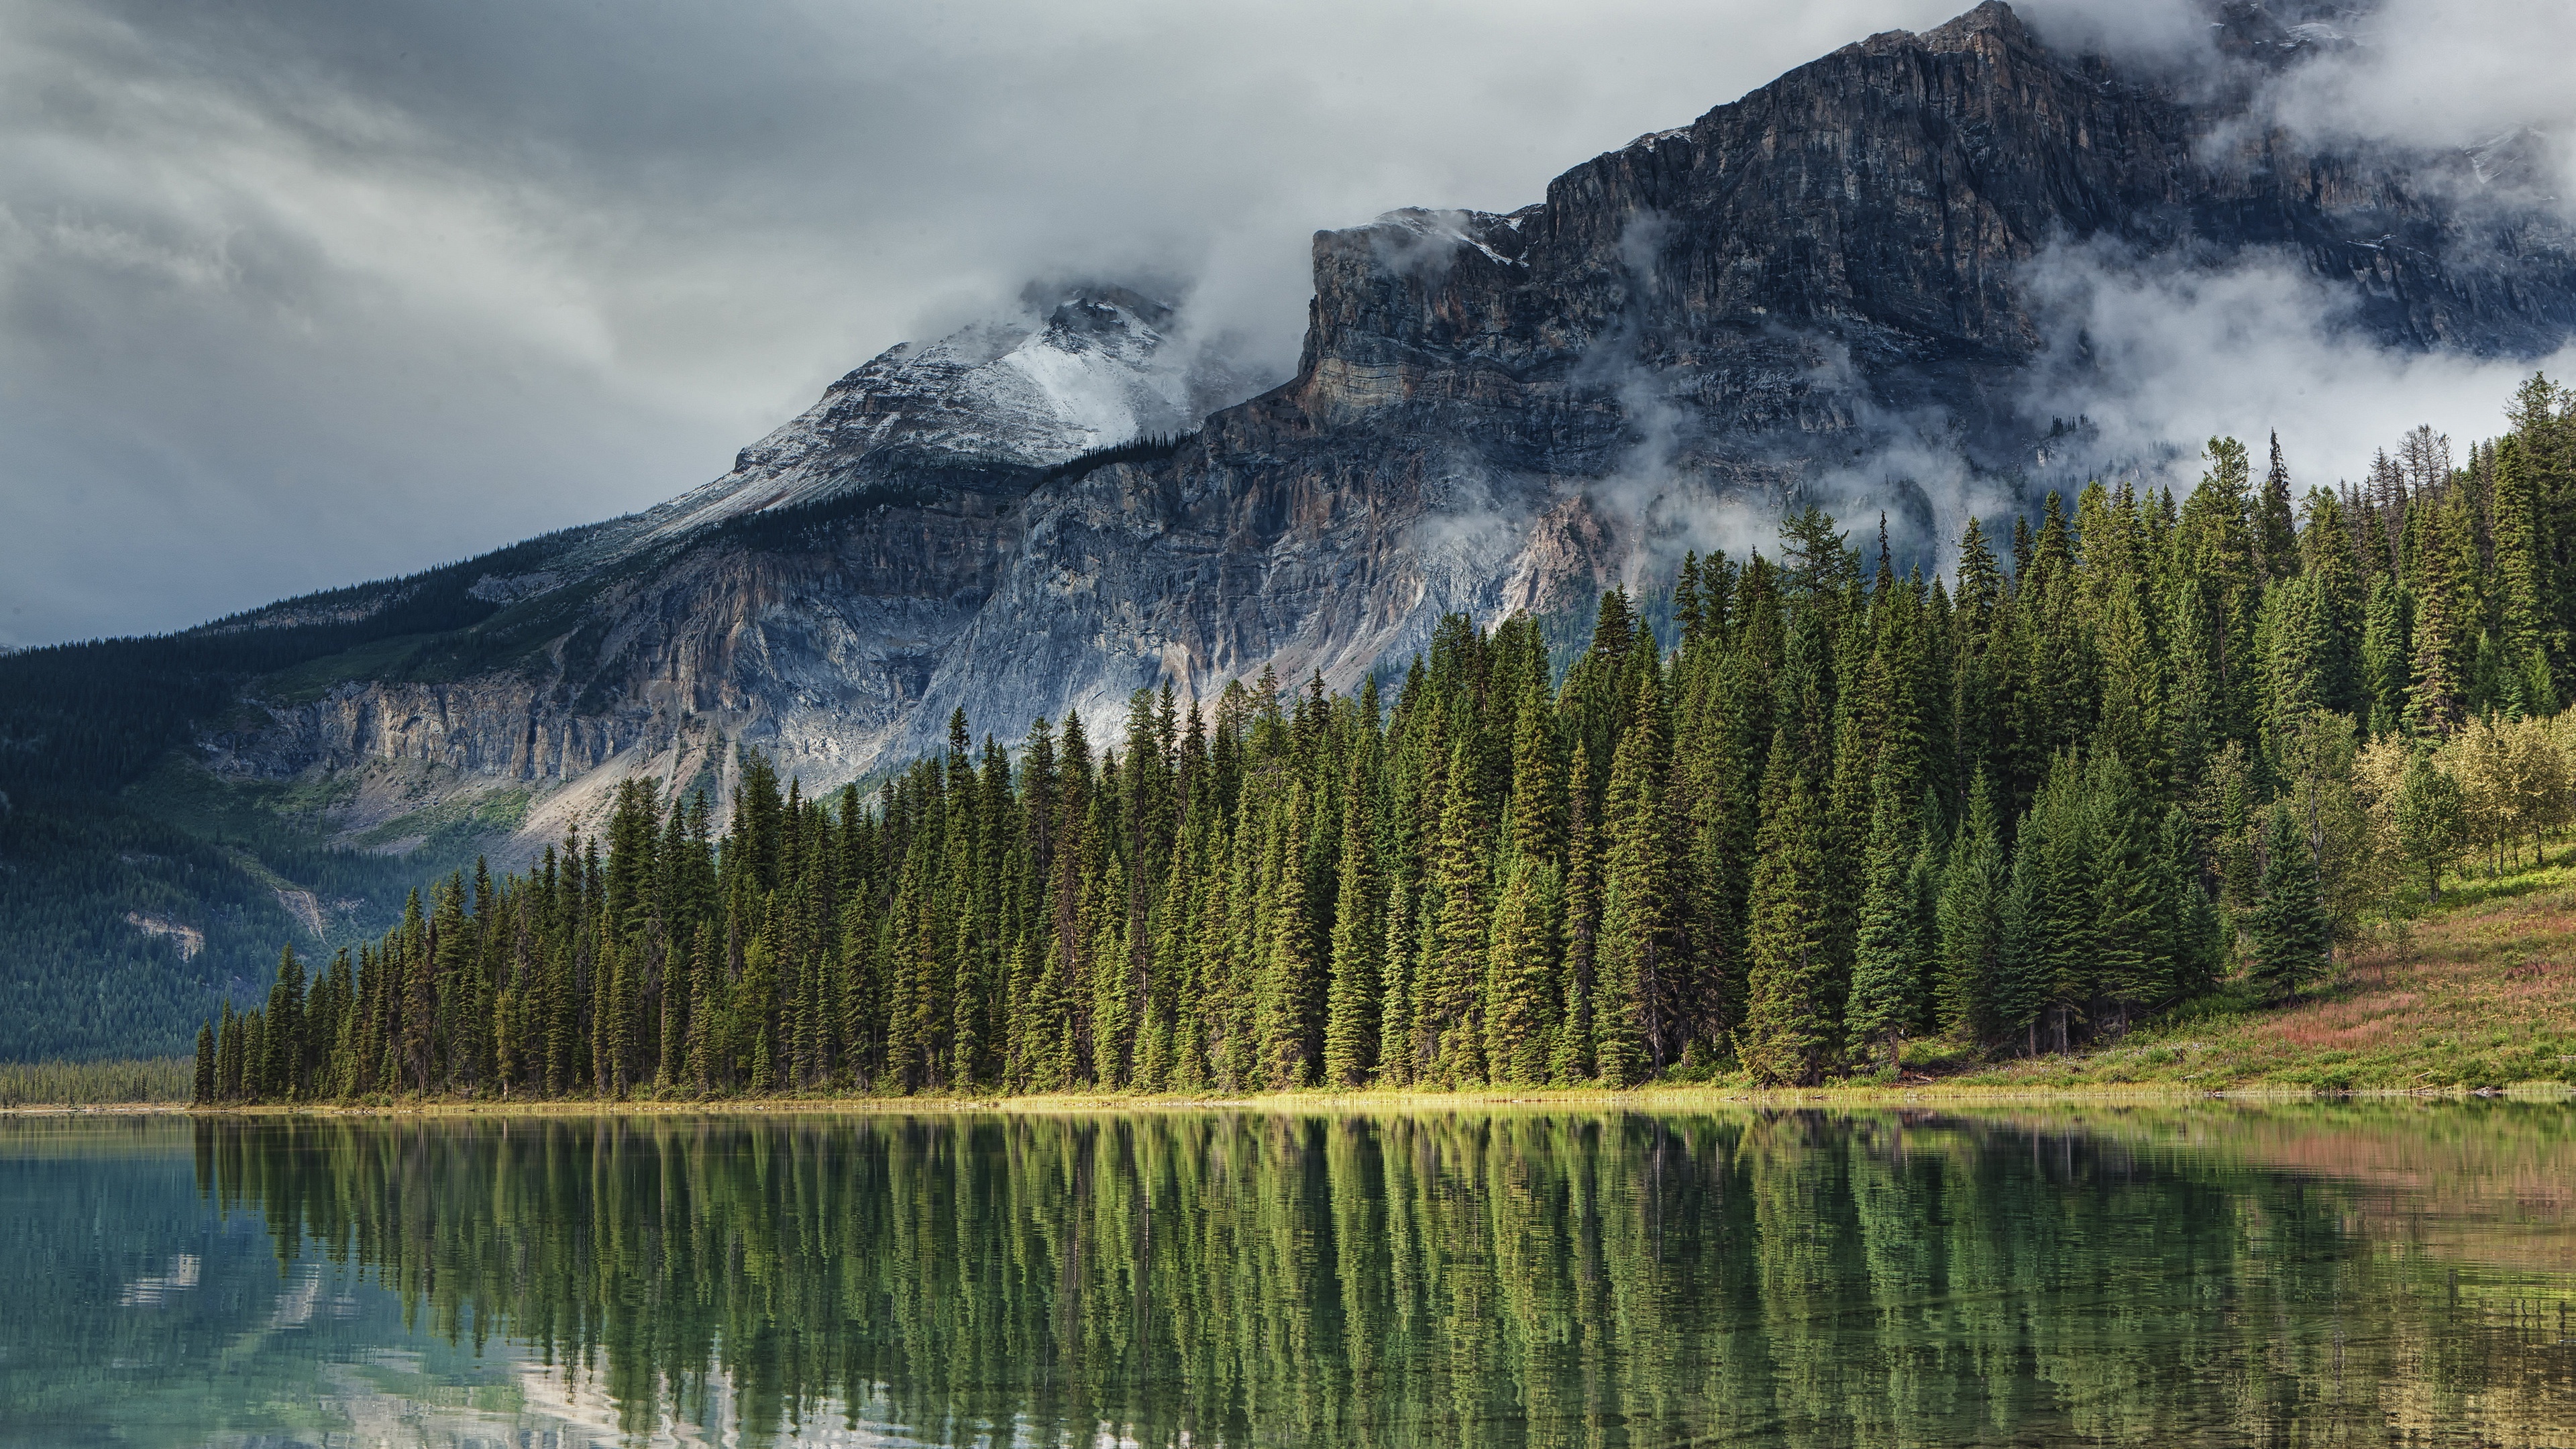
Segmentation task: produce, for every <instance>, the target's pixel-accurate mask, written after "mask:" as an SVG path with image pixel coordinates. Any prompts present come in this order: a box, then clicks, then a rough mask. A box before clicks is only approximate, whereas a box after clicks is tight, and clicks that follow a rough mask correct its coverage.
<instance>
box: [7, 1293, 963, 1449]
mask: <svg viewBox="0 0 2576 1449" xmlns="http://www.w3.org/2000/svg"><path fill="white" fill-rule="evenodd" d="M203 1272H204V1260H203V1259H202V1258H200V1257H199V1256H198V1255H197V1254H194V1253H181V1254H176V1255H173V1256H172V1258H171V1260H170V1262H169V1265H168V1267H167V1269H166V1271H164V1272H161V1273H157V1274H152V1275H149V1276H146V1277H143V1278H138V1279H136V1280H134V1281H133V1282H132V1283H129V1284H127V1285H126V1287H125V1289H124V1290H123V1291H122V1292H121V1293H120V1294H119V1295H118V1298H117V1307H118V1308H120V1309H129V1310H146V1311H148V1310H152V1309H157V1308H160V1307H163V1306H164V1305H165V1304H167V1302H168V1301H169V1300H170V1298H171V1297H172V1295H174V1294H178V1293H183V1292H186V1291H188V1290H190V1289H194V1288H196V1287H197V1286H199V1284H200V1282H201V1281H202V1278H203ZM245 1301H247V1302H249V1303H252V1304H254V1305H255V1304H256V1303H257V1302H258V1299H257V1295H256V1294H251V1295H248V1297H247V1298H246V1300H245ZM254 1316H255V1317H256V1318H257V1321H256V1322H254V1323H249V1324H247V1325H245V1326H242V1327H241V1328H240V1329H239V1331H238V1332H236V1333H233V1334H230V1335H228V1336H226V1338H225V1342H224V1347H223V1350H222V1352H221V1353H220V1354H219V1355H218V1357H217V1362H218V1364H219V1365H220V1369H219V1373H218V1377H219V1379H220V1378H222V1377H225V1376H227V1375H236V1374H238V1375H240V1376H241V1377H243V1378H245V1379H250V1380H252V1381H256V1378H257V1376H256V1375H251V1374H247V1373H243V1372H242V1371H243V1370H245V1369H246V1368H247V1367H248V1365H249V1360H250V1359H251V1358H252V1357H253V1356H254V1355H263V1356H267V1357H269V1358H271V1359H274V1360H284V1361H285V1362H284V1363H283V1364H282V1365H279V1367H282V1368H284V1369H285V1370H286V1371H287V1372H289V1373H300V1372H303V1371H304V1370H305V1366H308V1365H309V1370H310V1372H311V1374H312V1404H313V1406H314V1407H315V1408H316V1409H318V1410H320V1411H321V1416H322V1417H323V1418H324V1419H325V1420H326V1421H328V1422H327V1426H316V1427H317V1428H319V1430H320V1432H318V1433H315V1434H312V1435H311V1437H307V1436H306V1435H304V1434H299V1433H298V1432H297V1428H298V1426H296V1425H294V1424H293V1423H292V1422H291V1420H292V1418H293V1416H292V1415H287V1416H284V1417H283V1419H282V1421H281V1422H279V1423H276V1424H274V1425H272V1426H270V1428H269V1429H268V1430H267V1431H266V1432H260V1431H257V1430H243V1431H238V1432H237V1433H235V1434H222V1433H218V1434H215V1435H211V1436H208V1437H206V1438H205V1439H203V1440H202V1441H200V1442H204V1443H206V1444H209V1445H217V1444H226V1443H231V1442H237V1441H244V1442H248V1443H251V1444H256V1445H259V1446H260V1449H286V1446H288V1445H290V1444H312V1445H315V1446H317V1449H321V1446H338V1445H341V1444H344V1443H350V1442H354V1443H357V1444H362V1445H378V1444H385V1445H392V1444H400V1445H406V1446H410V1445H418V1446H424V1449H487V1446H488V1449H497V1446H502V1445H511V1446H518V1445H537V1446H545V1449H573V1446H591V1445H597V1446H621V1449H680V1446H687V1449H732V1446H735V1445H738V1444H741V1443H742V1442H743V1440H742V1436H741V1435H740V1433H739V1432H738V1416H737V1414H736V1411H735V1406H734V1393H733V1386H732V1384H731V1382H730V1381H729V1380H728V1378H727V1376H726V1375H725V1374H724V1373H723V1372H722V1371H721V1370H718V1371H716V1372H714V1373H712V1374H711V1375H710V1376H709V1380H708V1383H707V1384H706V1386H705V1399H704V1407H703V1409H700V1408H699V1406H698V1401H697V1396H696V1391H695V1390H694V1389H693V1390H692V1393H691V1406H690V1407H691V1415H690V1417H689V1418H688V1419H675V1418H672V1417H669V1416H667V1415H666V1417H665V1421H664V1422H662V1423H661V1424H659V1425H657V1426H656V1427H655V1428H654V1429H652V1430H651V1431H649V1432H645V1433H640V1434H639V1433H636V1432H634V1431H632V1430H629V1429H627V1428H625V1427H623V1425H622V1422H621V1415H620V1406H619V1405H618V1403H617V1401H616V1400H615V1399H614V1398H613V1397H612V1396H611V1395H610V1394H609V1392H608V1391H607V1389H606V1388H605V1387H604V1386H603V1385H602V1383H601V1382H600V1380H599V1378H598V1376H597V1375H596V1374H595V1373H585V1372H584V1371H583V1370H582V1369H581V1368H580V1367H578V1366H570V1365H562V1364H556V1365H548V1364H546V1363H543V1362H541V1361H539V1360H538V1359H537V1358H536V1357H535V1356H534V1355H532V1354H531V1353H529V1352H528V1351H527V1350H525V1349H524V1348H522V1347H520V1346H518V1345H516V1344H512V1343H509V1342H506V1341H503V1342H492V1343H487V1344H485V1345H484V1346H483V1347H482V1348H481V1349H480V1350H479V1351H476V1352H473V1353H471V1354H470V1356H468V1357H464V1358H460V1357H459V1356H458V1355H457V1353H456V1352H455V1351H454V1350H453V1349H452V1348H450V1347H449V1346H447V1345H443V1344H437V1343H434V1342H432V1343H427V1344H423V1343H421V1342H420V1341H419V1336H418V1335H417V1334H412V1335H404V1336H403V1337H402V1338H401V1339H399V1340H398V1342H399V1344H400V1346H386V1345H382V1344H378V1345H373V1346H370V1345H369V1344H368V1343H367V1342H366V1340H367V1339H370V1338H373V1337H377V1336H379V1335H380V1333H381V1331H383V1330H393V1331H395V1332H399V1330H400V1307H399V1304H398V1302H396V1301H395V1298H394V1295H393V1294H392V1292H391V1291H390V1290H388V1289H385V1288H382V1287H379V1286H377V1285H375V1284H371V1283H365V1282H360V1281H357V1280H356V1276H355V1275H354V1274H353V1273H352V1272H351V1271H350V1270H347V1269H345V1268H344V1269H338V1270H333V1271H329V1272H326V1271H325V1270H324V1268H323V1267H322V1266H321V1265H319V1264H313V1263H306V1264H303V1265H301V1266H299V1267H297V1268H295V1269H293V1270H291V1271H290V1274H289V1276H288V1278H287V1279H286V1281H285V1282H283V1283H281V1284H279V1285H278V1286H277V1287H276V1289H275V1291H274V1293H273V1294H272V1295H271V1296H270V1298H269V1300H268V1301H267V1303H266V1305H265V1307H264V1309H258V1310H256V1311H255V1315H254ZM317 1320H338V1321H342V1322H352V1323H355V1324H356V1325H357V1326H358V1327H357V1331H356V1332H354V1333H350V1334H345V1335H344V1334H337V1333H334V1334H328V1335H323V1336H320V1337H315V1336H313V1335H298V1334H296V1333H294V1332H293V1330H298V1329H306V1328H309V1327H312V1326H314V1325H315V1324H316V1322H317ZM14 1356H15V1355H14V1354H13V1357H14ZM108 1367H109V1369H110V1371H111V1373H117V1374H123V1373H129V1372H136V1373H141V1372H144V1371H148V1370H150V1369H151V1368H152V1367H153V1365H152V1364H150V1363H149V1362H147V1361H141V1360H120V1361H116V1362H112V1363H111V1364H109V1365H108ZM71 1371H73V1372H77V1369H73V1370H71ZM152 1397H153V1396H152V1393H151V1391H150V1390H149V1389H144V1390H142V1391H141V1392H140V1393H137V1394H133V1395H129V1396H127V1397H126V1402H125V1405H124V1408H123V1409H122V1410H121V1411H120V1413H121V1414H122V1416H123V1422H124V1423H125V1425H126V1426H127V1427H129V1428H142V1429H146V1430H149V1429H150V1428H151V1427H152V1425H153V1423H154V1422H155V1421H156V1420H161V1421H163V1422H165V1423H166V1424H167V1426H168V1427H169V1428H171V1429H173V1430H177V1429H180V1428H181V1427H183V1426H182V1423H181V1422H180V1421H178V1420H177V1419H169V1420H164V1419H163V1415H164V1413H166V1412H169V1411H168V1410H166V1409H160V1408H156V1406H155V1405H154V1404H153V1403H152ZM244 1407H249V1406H244ZM709 1426H713V1427H709ZM21 1427H25V1426H21ZM531 1436H533V1437H531ZM179 1442H186V1441H184V1440H182V1441H179ZM762 1442H764V1443H770V1444H778V1445H797V1446H802V1445H814V1446H831V1449H873V1446H882V1445H912V1444H920V1443H922V1442H924V1441H923V1440H922V1439H920V1438H918V1437H917V1436H914V1435H912V1434H909V1433H906V1432H905V1431H903V1430H902V1429H901V1428H899V1427H897V1426H895V1425H892V1424H888V1423H884V1422H882V1421H879V1420H877V1419H875V1418H874V1417H872V1416H871V1415H869V1414H868V1413H866V1412H862V1413H861V1414H860V1415H858V1416H857V1418H856V1422H855V1424H854V1423H852V1422H851V1416H849V1415H848V1414H847V1413H846V1412H845V1409H844V1407H843V1405H842V1404H840V1403H839V1402H838V1401H826V1402H822V1403H818V1404H815V1405H814V1406H812V1407H811V1408H810V1409H809V1410H808V1412H807V1415H806V1419H805V1422H804V1423H802V1424H798V1425H792V1426H787V1427H783V1428H781V1429H780V1430H779V1432H778V1433H777V1434H775V1435H773V1436H768V1437H766V1438H764V1439H763V1440H762Z"/></svg>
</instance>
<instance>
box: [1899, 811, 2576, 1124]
mask: <svg viewBox="0 0 2576 1449" xmlns="http://www.w3.org/2000/svg"><path fill="white" fill-rule="evenodd" d="M1933 1071H1934V1073H1935V1075H1936V1077H1938V1079H1939V1080H1941V1081H1943V1082H1945V1083H1955V1084H1957V1085H1960V1086H1990V1087H2021V1088H2055V1089H2061V1090H2063V1089H2084V1088H2096V1087H2112V1086H2124V1085H2129V1084H2167V1085H2172V1086H2176V1087H2183V1088H2188V1089H2191V1090H2195V1091H2197V1090H2222V1089H2227V1088H2248V1087H2252V1088H2283V1089H2308V1090H2312V1091H2346V1090H2353V1091H2365V1090H2377V1091H2405V1090H2412V1089H2422V1088H2475V1087H2507V1086H2513V1085H2516V1084H2530V1083H2543V1082H2552V1083H2576V867H2571V865H2570V864H2569V863H2568V862H2566V861H2561V862H2558V863H2554V864H2550V865H2547V866H2541V867H2535V868H2532V869H2528V870H2524V871H2520V872H2518V873H2512V874H2506V875H2501V876H2498V877H2496V878H2493V879H2488V878H2486V877H2483V876H2479V877H2474V878H2469V879H2463V880H2460V881H2457V882H2455V883H2453V885H2452V887H2451V888H2450V890H2449V892H2448V894H2447V895H2446V897H2445V899H2444V901H2443V903H2442V905H2441V906H2440V907H2439V908H2438V909H2437V910H2435V911H2433V912H2431V913H2429V914H2427V915H2425V916H2423V917H2421V918H2419V919H2418V920H2416V921H2414V922H2413V923H2411V924H2410V925H2409V926H2407V927H2406V928H2405V929H2404V930H2402V931H2401V932H2400V933H2398V934H2397V935H2396V936H2394V937H2393V938H2392V939H2390V940H2386V941H2382V942H2379V943H2376V944H2372V945H2368V946H2365V947H2363V948H2362V949H2360V950H2359V951H2357V952H2355V953H2354V955H2353V959H2352V960H2351V961H2350V962H2348V963H2346V964H2345V965H2344V966H2343V968H2342V970H2341V971H2340V973H2339V974H2338V976H2337V978H2336V979H2335V980H2334V981H2332V982H2331V983H2329V984H2327V985H2325V986H2323V987H2321V988H2318V989H2316V990H2314V991H2312V992H2310V993H2309V994H2308V995H2307V996H2306V997H2305V998H2304V999H2302V1000H2300V1001H2298V1002H2295V1003H2293V1004H2291V1005H2289V1006H2286V1007H2279V1008H2274V1009H2270V1010H2263V1009H2257V1008H2254V1007H2252V1006H2250V1005H2249V1004H2246V1003H2244V1002H2241V1001H2238V1000H2235V999H2233V998H2230V997H2226V996H2221V997H2219V998H2215V999H2213V1000H2211V1001H2208V1002H2203V1003H2196V1004H2195V1006H2194V1007H2192V1008H2187V1009H2186V1010H2185V1011H2184V1012H2182V1013H2180V1014H2178V1017H2177V1019H2175V1020H2171V1021H2167V1022H2162V1023H2157V1024H2154V1025H2151V1026H2148V1027H2146V1028H2144V1029H2141V1030H2139V1031H2136V1032H2133V1033H2131V1034H2130V1035H2129V1037H2128V1038H2127V1039H2126V1040H2124V1041H2123V1042H2121V1043H2120V1044H2119V1045H2117V1046H2115V1047H2110V1048H2106V1049H2104V1050H2100V1051H2095V1052H2090V1053H2086V1054H2082V1055H2078V1056H2075V1057H2069V1058H2057V1057H2044V1058H2041V1059H2039V1060H2036V1061H2019V1062H2011V1063H2007V1064H2004V1065H2002V1066H1989V1067H1986V1068H1983V1069H1967V1070H1956V1071H1953V1072H1949V1073H1942V1072H1941V1071H1940V1068H1939V1067H1938V1066H1935V1067H1934V1068H1933Z"/></svg>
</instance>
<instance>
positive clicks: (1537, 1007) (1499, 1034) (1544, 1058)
mask: <svg viewBox="0 0 2576 1449" xmlns="http://www.w3.org/2000/svg"><path fill="white" fill-rule="evenodd" d="M1556 912H1557V872H1556V867H1555V866H1554V865H1553V864H1551V863H1549V862H1547V861H1545V860H1535V861H1533V860H1520V861H1516V862H1514V864H1513V866H1512V872H1511V878H1510V880H1509V881H1507V882H1506V883H1505V884H1504V887H1503V894H1502V898H1501V900H1500V901H1498V902H1497V903H1496V905H1495V907H1494V929H1493V948H1492V953H1491V956H1490V958H1489V964H1488V968H1487V976H1486V984H1485V1060H1486V1062H1487V1063H1488V1068H1489V1075H1490V1078H1491V1080H1493V1081H1494V1082H1496V1083H1498V1084H1508V1085H1512V1086H1534V1085H1536V1084H1538V1083H1541V1082H1544V1081H1546V1080H1547V1079H1548V1075H1549V1068H1550V1061H1551V1058H1552V1055H1553V1048H1554V1047H1555V1044H1556V1043H1555V1026H1556V1023H1555V1017H1556V1011H1557V1006H1558V1002H1559V999H1560V997H1561V992H1560V990H1559V988H1558V986H1557V982H1556V962H1557V957H1558V949H1557V942H1556Z"/></svg>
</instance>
